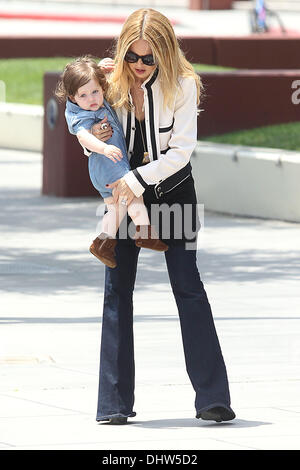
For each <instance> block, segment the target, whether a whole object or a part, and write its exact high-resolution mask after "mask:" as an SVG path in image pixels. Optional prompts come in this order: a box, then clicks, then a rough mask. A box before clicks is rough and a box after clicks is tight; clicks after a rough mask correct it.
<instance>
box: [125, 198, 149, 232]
mask: <svg viewBox="0 0 300 470" xmlns="http://www.w3.org/2000/svg"><path fill="white" fill-rule="evenodd" d="M128 214H129V216H130V218H131V220H132V221H133V222H134V224H135V225H150V220H149V216H148V211H147V209H146V206H145V204H144V199H143V196H140V197H134V198H133V200H132V201H131V203H130V204H129V205H128Z"/></svg>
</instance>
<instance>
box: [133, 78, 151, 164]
mask: <svg viewBox="0 0 300 470" xmlns="http://www.w3.org/2000/svg"><path fill="white" fill-rule="evenodd" d="M138 91H143V89H142V88H141V87H139V88H138ZM136 100H137V104H138V105H139V107H140V104H141V102H140V101H139V98H138V95H137V94H136ZM141 110H142V113H143V112H144V111H145V102H144V100H143V104H142V106H141ZM139 117H140V116H139ZM137 121H138V123H139V127H140V131H141V136H142V141H143V148H144V157H143V160H142V163H143V164H144V165H145V164H146V163H149V162H150V158H149V152H147V150H146V144H145V138H144V133H143V129H142V126H141V121H140V120H139V119H137Z"/></svg>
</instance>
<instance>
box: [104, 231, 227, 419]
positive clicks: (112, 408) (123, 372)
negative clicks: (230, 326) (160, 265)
mask: <svg viewBox="0 0 300 470" xmlns="http://www.w3.org/2000/svg"><path fill="white" fill-rule="evenodd" d="M138 255H139V248H137V247H136V246H135V244H134V242H133V241H132V240H119V241H118V244H117V247H116V257H117V263H118V266H117V267H116V268H114V269H111V268H108V267H106V268H105V269H106V272H105V294H104V311H103V323H102V339H101V355H100V378H99V396H98V409H97V418H96V419H97V421H105V420H107V419H109V418H111V417H114V416H128V417H129V416H135V414H136V413H135V412H134V411H133V405H134V379H135V374H134V346H133V303H132V296H133V290H134V283H135V277H136V268H137V260H138ZM165 258H166V263H167V269H168V274H169V278H170V282H171V286H172V290H173V293H174V296H175V300H176V304H177V307H178V312H179V319H180V326H181V332H182V340H183V347H184V355H185V362H186V369H187V372H188V375H189V378H190V380H191V383H192V385H193V388H194V390H195V392H196V399H195V408H196V411H201V410H202V411H204V410H205V409H208V408H210V407H211V406H225V407H229V406H230V395H229V387H228V379H227V373H226V368H225V364H224V360H223V356H222V352H221V349H220V345H219V341H218V337H217V334H216V330H215V326H214V321H213V318H212V313H211V308H210V304H209V302H208V299H207V295H206V292H205V289H204V286H203V283H202V281H201V279H200V275H199V272H198V269H197V265H196V251H195V250H186V249H185V244H184V243H177V244H174V245H172V244H170V247H169V250H168V251H166V252H165ZM147 302H151V299H147Z"/></svg>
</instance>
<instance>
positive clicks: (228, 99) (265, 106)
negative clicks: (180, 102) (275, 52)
mask: <svg viewBox="0 0 300 470" xmlns="http://www.w3.org/2000/svg"><path fill="white" fill-rule="evenodd" d="M201 77H202V81H203V83H204V86H205V95H206V96H205V98H204V100H203V102H202V104H201V106H200V108H202V109H204V111H203V112H201V113H200V116H199V118H198V137H199V138H201V136H209V135H213V134H222V133H225V132H230V131H234V130H238V129H250V128H254V127H258V126H266V125H271V124H280V123H284V122H293V121H300V104H298V105H296V104H293V103H292V93H293V92H295V89H293V88H292V83H293V81H294V80H300V70H299V71H297V70H294V71H287V70H286V71H282V70H279V71H276V70H275V71H261V70H256V71H255V70H249V71H237V72H224V73H221V72H218V73H212V72H205V73H202V74H201Z"/></svg>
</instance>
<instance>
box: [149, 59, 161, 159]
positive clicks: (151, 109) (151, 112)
mask: <svg viewBox="0 0 300 470" xmlns="http://www.w3.org/2000/svg"><path fill="white" fill-rule="evenodd" d="M157 74H158V68H157V69H156V70H155V72H154V74H153V75H152V77H151V79H150V80H149V82H148V83H146V88H147V90H148V101H149V120H150V137H151V144H152V154H153V160H157V147H156V140H155V128H154V107H153V93H152V89H151V86H152V84H153V83H154V82H155V80H156V77H157Z"/></svg>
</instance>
